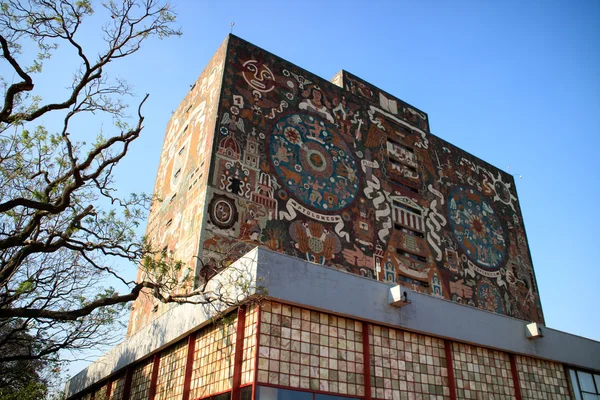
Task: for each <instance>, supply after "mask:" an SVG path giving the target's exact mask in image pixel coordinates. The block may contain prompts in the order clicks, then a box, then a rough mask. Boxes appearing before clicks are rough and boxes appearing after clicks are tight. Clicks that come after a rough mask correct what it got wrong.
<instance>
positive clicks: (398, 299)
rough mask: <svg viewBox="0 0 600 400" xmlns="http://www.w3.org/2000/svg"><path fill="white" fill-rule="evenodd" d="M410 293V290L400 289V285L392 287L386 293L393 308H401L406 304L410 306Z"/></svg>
mask: <svg viewBox="0 0 600 400" xmlns="http://www.w3.org/2000/svg"><path fill="white" fill-rule="evenodd" d="M409 293H410V289H408V288H405V287H402V286H400V285H397V286H394V287H393V288H390V291H389V293H388V301H389V303H390V305H391V306H394V307H403V306H405V305H407V304H410V303H411V301H410V300H409V298H408V296H409Z"/></svg>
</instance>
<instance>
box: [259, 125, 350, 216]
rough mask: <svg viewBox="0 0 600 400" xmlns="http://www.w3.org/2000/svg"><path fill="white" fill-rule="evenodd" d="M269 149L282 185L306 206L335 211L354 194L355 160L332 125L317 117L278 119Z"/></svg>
mask: <svg viewBox="0 0 600 400" xmlns="http://www.w3.org/2000/svg"><path fill="white" fill-rule="evenodd" d="M269 151H270V156H271V162H272V163H273V166H274V169H275V171H276V172H277V175H278V176H279V179H280V180H281V182H282V183H283V185H284V186H285V187H286V188H287V189H288V191H289V192H290V193H291V194H292V195H294V197H296V198H297V200H298V201H300V202H302V203H303V204H304V205H306V206H307V207H311V208H314V209H317V210H324V211H337V210H340V209H342V208H345V207H347V206H348V205H349V204H350V203H352V201H353V200H354V198H355V197H356V194H357V193H358V186H359V185H358V176H357V175H356V171H357V170H358V166H357V164H356V161H355V160H354V157H353V156H352V154H351V152H350V149H349V148H348V146H347V145H346V143H345V142H344V141H343V140H342V138H341V137H340V136H339V134H338V132H337V131H336V129H335V127H333V126H331V125H329V124H327V123H325V121H323V120H322V119H321V118H319V117H317V116H314V115H306V114H293V115H288V116H286V117H283V118H281V119H280V120H279V121H277V123H276V124H275V127H274V128H273V131H272V132H271V137H270V139H269Z"/></svg>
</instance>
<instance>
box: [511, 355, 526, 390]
mask: <svg viewBox="0 0 600 400" xmlns="http://www.w3.org/2000/svg"><path fill="white" fill-rule="evenodd" d="M508 357H509V358H510V372H512V378H513V385H514V387H515V397H516V398H517V400H523V396H522V395H521V382H520V381H519V372H518V371H517V358H516V357H515V355H514V354H509V355H508Z"/></svg>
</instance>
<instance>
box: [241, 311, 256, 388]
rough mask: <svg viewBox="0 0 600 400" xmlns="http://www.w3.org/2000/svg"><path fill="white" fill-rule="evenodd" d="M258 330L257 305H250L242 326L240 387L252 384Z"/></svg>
mask: <svg viewBox="0 0 600 400" xmlns="http://www.w3.org/2000/svg"><path fill="white" fill-rule="evenodd" d="M257 329H258V305H252V306H250V307H249V308H248V310H247V311H246V323H245V324H244V346H243V356H242V379H241V385H246V384H249V383H252V382H254V363H255V360H256V347H257V346H256V343H257V335H256V333H257Z"/></svg>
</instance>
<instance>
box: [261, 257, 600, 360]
mask: <svg viewBox="0 0 600 400" xmlns="http://www.w3.org/2000/svg"><path fill="white" fill-rule="evenodd" d="M258 260H259V267H258V277H259V278H261V279H262V285H263V286H265V288H266V289H267V291H268V295H269V297H272V298H276V299H281V300H282V301H286V302H291V303H295V304H298V305H304V306H306V307H310V308H316V309H321V310H323V311H328V312H333V313H336V314H341V315H346V316H350V317H355V318H358V319H362V320H367V321H371V322H374V323H379V324H384V325H389V326H396V327H399V328H402V329H407V330H410V331H415V332H420V333H425V334H429V335H433V336H437V337H442V338H448V339H452V340H456V341H459V342H466V343H472V344H476V345H479V346H483V347H490V348H494V349H498V350H503V351H507V352H511V353H517V354H522V355H528V356H533V357H538V358H543V359H547V360H553V361H557V362H561V363H565V364H569V365H573V366H578V367H582V368H589V369H593V370H596V371H600V342H596V341H593V340H590V339H586V338H583V337H580V336H575V335H571V334H568V333H564V332H560V331H557V330H554V329H551V328H548V327H545V328H544V330H543V332H544V337H542V338H539V339H537V340H528V339H527V337H526V333H525V332H526V329H525V326H526V325H527V323H528V321H522V320H519V319H516V318H511V317H507V316H503V315H499V314H495V313H491V312H487V311H483V310H480V309H477V308H474V307H469V306H465V305H461V304H457V303H454V302H451V301H448V300H444V299H439V298H436V297H433V296H429V295H424V294H420V293H416V292H410V293H409V298H410V300H411V304H408V305H406V306H404V307H402V308H397V307H393V306H391V305H390V304H389V298H388V293H389V289H390V286H391V285H389V284H386V283H383V282H378V281H374V280H372V279H368V278H363V277H361V276H357V275H354V274H350V273H346V272H343V271H339V270H336V269H333V268H326V267H322V266H320V265H316V264H311V263H308V262H306V261H303V260H300V259H297V258H294V257H290V256H286V255H283V254H279V253H273V252H270V251H267V250H264V249H259V250H258Z"/></svg>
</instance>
